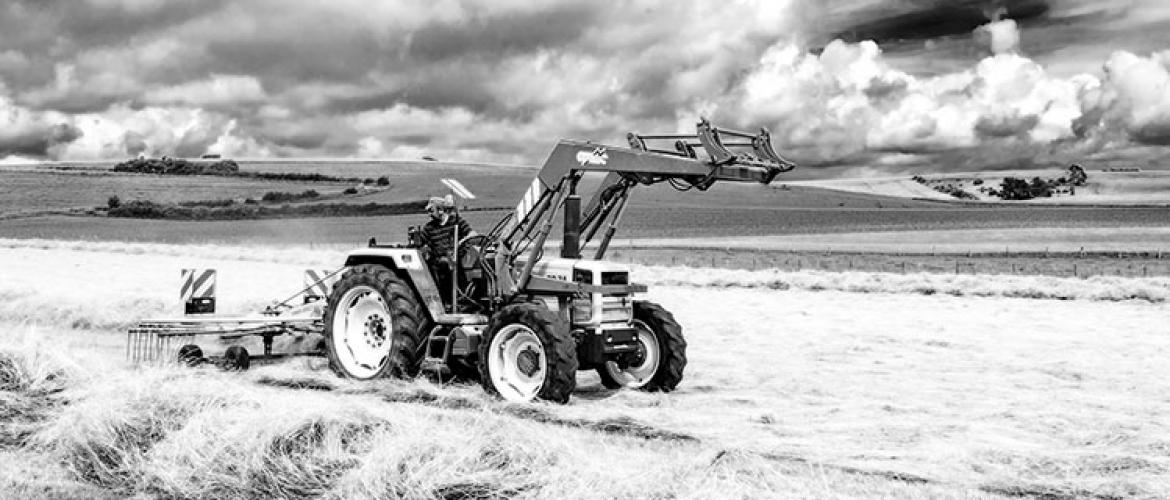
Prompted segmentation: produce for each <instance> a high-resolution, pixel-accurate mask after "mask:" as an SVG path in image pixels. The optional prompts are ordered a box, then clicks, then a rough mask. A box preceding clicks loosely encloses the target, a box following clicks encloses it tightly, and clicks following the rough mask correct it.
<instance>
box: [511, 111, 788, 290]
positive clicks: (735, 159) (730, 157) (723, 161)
mask: <svg viewBox="0 0 1170 500" xmlns="http://www.w3.org/2000/svg"><path fill="white" fill-rule="evenodd" d="M627 141H628V143H629V146H628V147H615V146H607V145H600V144H595V143H592V142H580V141H572V140H562V141H560V142H559V143H557V145H556V146H555V147H554V148H553V150H552V152H551V153H550V154H549V156H548V158H547V159H546V160H545V162H544V165H543V166H542V167H541V170H540V172H539V173H538V174H537V176H536V178H535V179H533V180H532V184H530V185H529V187H528V189H527V190H526V191H525V193H524V196H523V197H522V199H521V200H520V202H519V203H518V204H517V205H516V209H515V211H513V212H512V213H510V214H508V215H507V216H506V217H505V220H504V221H501V224H498V225H497V228H496V229H495V230H493V231H492V234H491V236H492V238H493V239H494V240H496V241H498V242H499V248H498V254H499V257H498V260H497V265H496V269H497V273H499V274H501V276H502V275H503V273H505V272H507V273H508V274H509V275H510V277H513V278H514V281H513V283H512V286H511V287H510V288H511V289H512V290H511V291H512V293H515V292H516V291H518V290H523V289H524V288H525V286H526V285H527V284H528V282H529V279H530V278H531V273H532V266H533V265H535V263H536V262H537V261H538V260H539V258H540V255H541V252H542V251H543V246H544V243H545V241H546V239H547V237H548V236H549V234H550V233H551V231H552V226H553V223H554V221H555V218H556V216H557V215H558V214H560V213H563V214H564V231H563V233H564V241H563V242H562V246H561V256H562V257H566V258H580V256H581V250H582V249H583V248H584V247H585V246H586V245H587V244H589V243H590V242H591V241H592V240H593V239H594V238H595V237H596V236H597V235H598V234H599V233H600V234H601V241H600V242H599V244H598V246H597V252H596V254H595V255H594V256H593V258H594V259H601V258H602V257H604V255H605V251H606V248H607V247H608V245H609V242H610V240H611V239H612V238H613V235H614V232H615V231H616V229H617V227H618V224H619V223H620V220H621V217H622V214H623V213H624V211H625V208H626V205H627V203H628V201H629V196H630V190H631V189H632V188H633V187H634V186H636V185H639V184H642V185H651V184H657V183H660V182H668V183H670V184H671V185H672V186H674V187H675V188H677V189H679V190H683V191H685V190H689V189H692V188H697V189H699V190H701V191H702V190H706V189H708V188H710V187H711V185H712V184H714V183H716V182H720V181H730V182H758V183H761V184H768V183H770V182H772V180H773V179H775V178H776V176H777V175H779V174H781V173H783V172H788V171H790V170H792V169H794V168H796V164H795V163H792V162H791V161H788V160H787V159H784V158H783V157H781V156H780V155H779V154H777V153H776V151H775V150H774V149H773V148H772V143H771V136H770V134H769V133H768V131H767V129H761V130H760V131H759V132H758V133H756V134H750V133H746V132H740V131H735V130H729V129H720V128H716V127H714V126H712V125H711V124H710V123H709V122H707V120H705V119H704V120H701V121H700V122H699V123H698V124H697V125H696V132H695V134H693V135H685V134H683V135H680V134H652V135H639V134H635V133H630V134H629V135H628V136H627ZM664 141H667V142H670V141H673V148H666V147H661V146H660V145H661V143H663V142H664ZM587 172H606V173H607V175H606V176H605V178H604V180H602V183H601V185H600V186H599V187H598V188H597V189H596V190H595V191H594V193H593V196H592V197H591V199H590V201H589V203H588V205H586V207H585V210H584V211H582V207H581V197H580V196H579V194H578V193H577V184H578V181H580V179H581V177H582V175H584V174H585V173H587ZM603 227H604V228H605V230H604V231H601V229H602V228H603ZM582 236H584V241H582ZM524 254H527V255H528V259H527V261H526V264H525V265H524V267H523V269H522V270H519V271H518V272H516V271H514V270H515V266H514V263H515V262H516V260H517V258H518V257H520V256H521V255H524ZM509 281H512V280H509Z"/></svg>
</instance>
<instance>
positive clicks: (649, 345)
mask: <svg viewBox="0 0 1170 500" xmlns="http://www.w3.org/2000/svg"><path fill="white" fill-rule="evenodd" d="M634 326H635V327H636V328H637V329H638V348H639V350H640V353H641V355H642V356H641V357H642V362H641V363H638V364H637V365H636V366H633V365H631V366H628V367H626V368H625V369H622V368H621V367H620V366H618V364H617V363H616V362H614V361H607V362H606V363H605V371H606V373H608V374H609V376H610V378H612V379H614V380H615V381H617V382H618V383H619V384H621V385H622V386H623V387H631V388H638V387H642V386H644V385H646V384H648V383H650V380H651V379H653V378H654V374H655V373H656V372H658V360H659V359H661V358H662V352H661V350H660V349H659V347H658V335H657V334H655V333H654V330H653V329H651V328H650V326H649V325H647V324H646V323H645V322H642V321H640V320H634Z"/></svg>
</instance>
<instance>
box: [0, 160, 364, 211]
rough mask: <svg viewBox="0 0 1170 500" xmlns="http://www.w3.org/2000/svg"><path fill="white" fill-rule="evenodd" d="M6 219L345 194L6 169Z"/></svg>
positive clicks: (296, 185)
mask: <svg viewBox="0 0 1170 500" xmlns="http://www.w3.org/2000/svg"><path fill="white" fill-rule="evenodd" d="M0 186H3V187H2V188H0V193H2V196H0V217H2V216H4V215H12V214H15V213H22V212H39V211H47V210H64V209H70V208H79V207H95V206H105V205H106V200H107V199H109V197H110V196H117V197H118V198H120V199H122V200H124V201H129V200H133V199H145V200H152V201H157V202H165V203H176V202H180V201H196V200H212V199H224V198H233V199H239V200H243V199H244V198H249V197H251V198H260V197H261V196H263V195H264V193H266V192H269V191H285V192H298V193H299V192H302V191H305V190H307V189H314V190H318V191H323V192H324V191H341V190H342V189H344V188H345V185H342V184H338V183H320V182H318V183H309V182H283V181H263V180H254V179H235V178H230V177H215V176H161V175H147V174H123V173H114V172H93V171H85V172H67V171H66V172H61V171H6V170H4V169H0Z"/></svg>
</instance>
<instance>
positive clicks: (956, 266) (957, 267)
mask: <svg viewBox="0 0 1170 500" xmlns="http://www.w3.org/2000/svg"><path fill="white" fill-rule="evenodd" d="M955 274H959V259H955Z"/></svg>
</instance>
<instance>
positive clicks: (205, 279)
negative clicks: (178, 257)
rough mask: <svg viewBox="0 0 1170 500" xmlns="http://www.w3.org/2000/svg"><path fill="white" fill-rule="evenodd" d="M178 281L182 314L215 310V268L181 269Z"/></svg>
mask: <svg viewBox="0 0 1170 500" xmlns="http://www.w3.org/2000/svg"><path fill="white" fill-rule="evenodd" d="M179 282H180V283H182V286H180V287H179V299H180V300H182V301H183V313H184V314H210V313H213V312H215V269H183V270H182V272H180V273H179Z"/></svg>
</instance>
